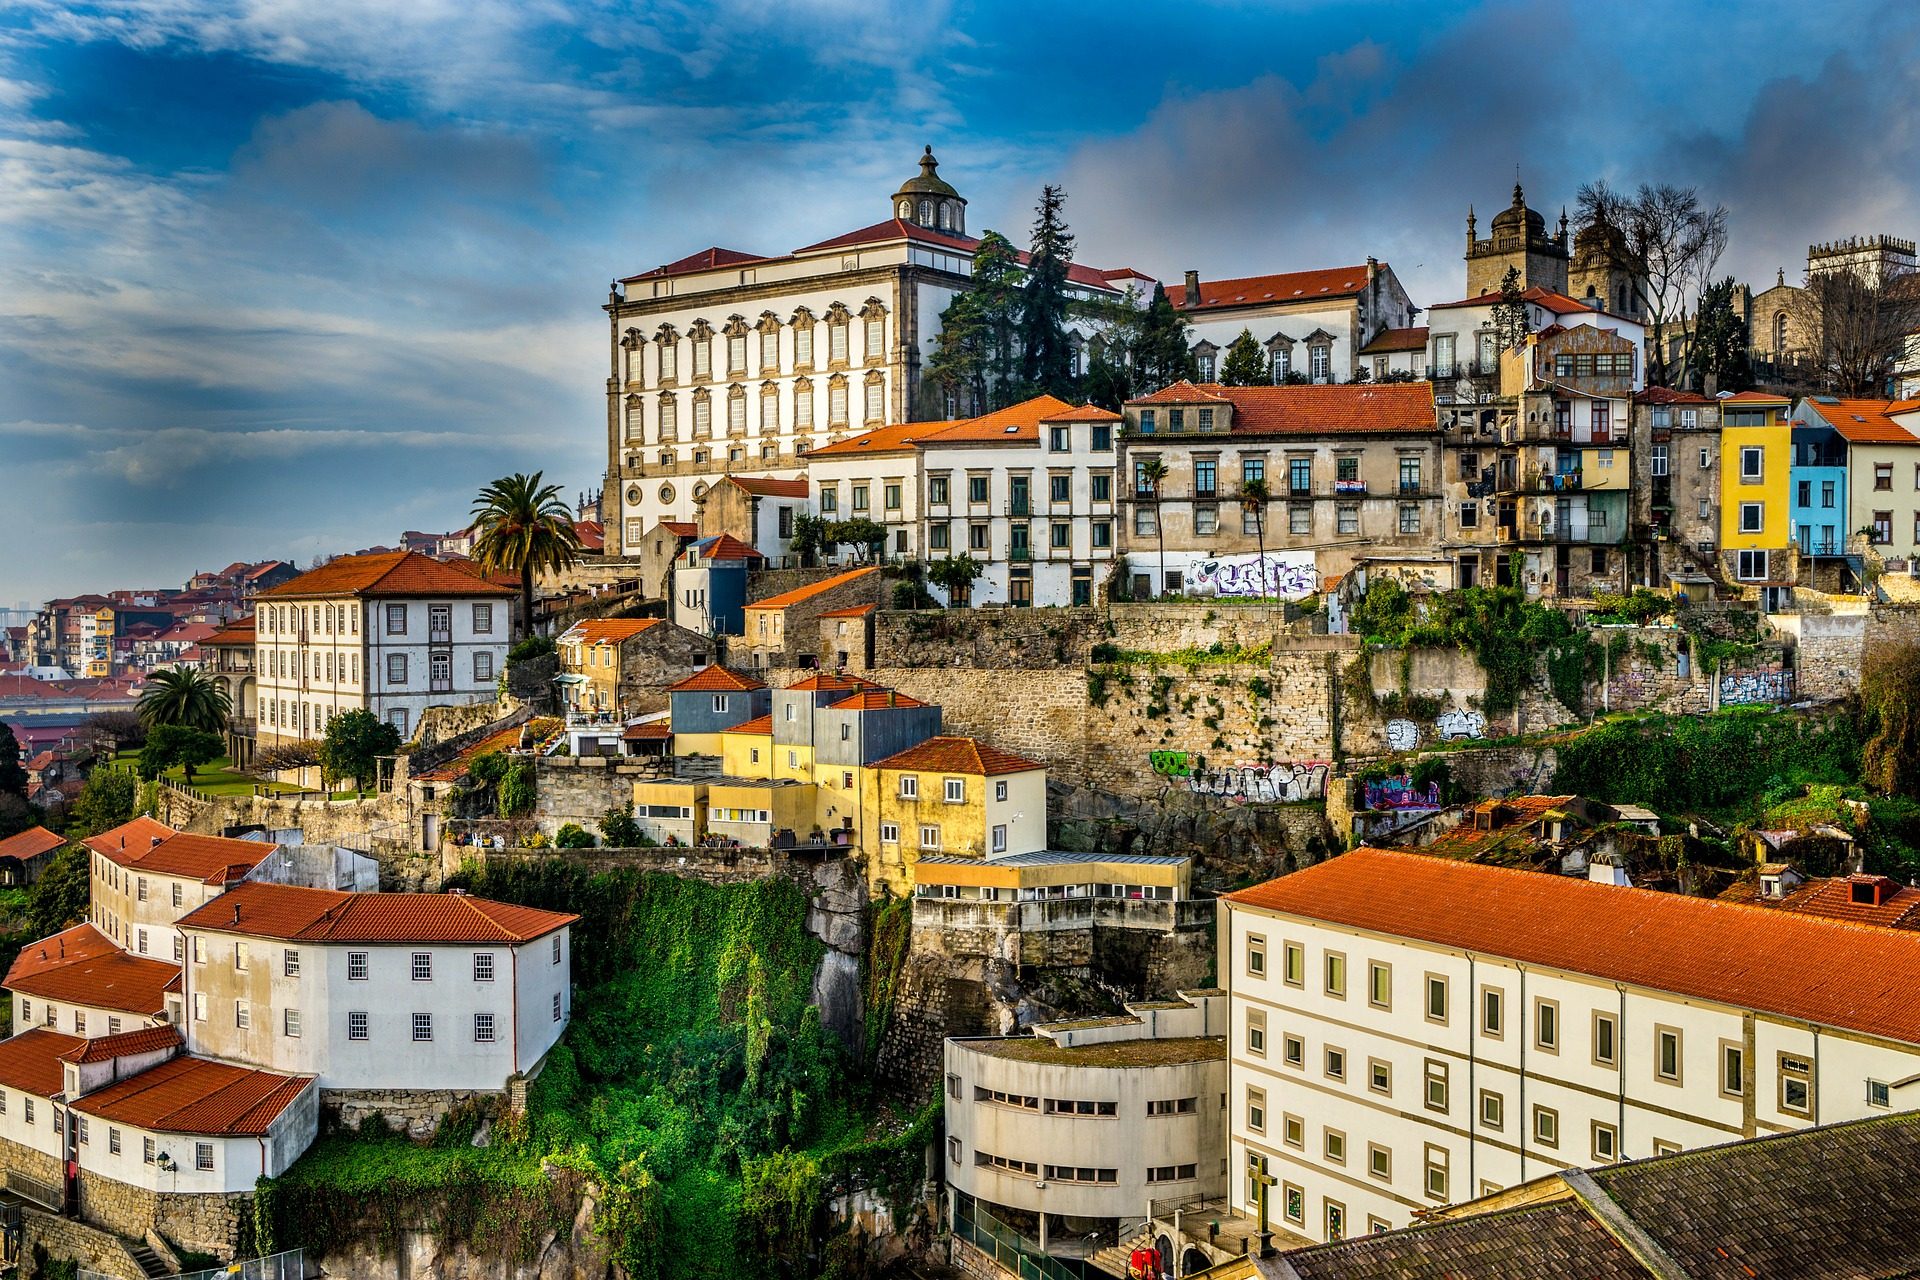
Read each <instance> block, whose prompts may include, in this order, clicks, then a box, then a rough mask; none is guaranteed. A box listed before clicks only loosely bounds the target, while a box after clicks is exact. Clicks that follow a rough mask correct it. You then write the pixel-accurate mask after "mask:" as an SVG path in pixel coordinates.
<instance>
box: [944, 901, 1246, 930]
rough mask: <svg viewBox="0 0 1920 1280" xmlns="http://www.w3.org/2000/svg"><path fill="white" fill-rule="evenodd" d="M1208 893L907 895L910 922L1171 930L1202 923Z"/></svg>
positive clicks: (1207, 916) (1209, 914) (1210, 914)
mask: <svg viewBox="0 0 1920 1280" xmlns="http://www.w3.org/2000/svg"><path fill="white" fill-rule="evenodd" d="M1214 910H1215V903H1214V901H1213V899H1211V898H1197V899H1195V898H1189V899H1183V900H1181V901H1179V902H1172V901H1166V900H1157V901H1156V900H1149V899H1142V898H1047V899H1043V900H1039V901H1032V900H1030V901H1026V902H976V901H967V900H965V899H961V898H934V897H918V896H916V897H915V898H914V900H913V917H914V922H915V924H916V925H924V926H926V927H928V928H943V929H994V930H998V931H1005V932H1015V931H1018V932H1020V933H1046V932H1050V931H1052V930H1055V929H1087V928H1091V927H1093V926H1094V925H1105V926H1108V927H1110V928H1119V929H1144V930H1150V931H1162V932H1169V933H1170V932H1173V931H1174V930H1176V929H1181V928H1198V927H1204V926H1205V925H1207V924H1209V923H1211V922H1212V921H1213V918H1214Z"/></svg>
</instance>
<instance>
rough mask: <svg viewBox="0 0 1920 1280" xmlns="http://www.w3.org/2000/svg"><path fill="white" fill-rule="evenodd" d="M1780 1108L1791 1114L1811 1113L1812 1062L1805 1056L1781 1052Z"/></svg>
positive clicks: (1802, 1114)
mask: <svg viewBox="0 0 1920 1280" xmlns="http://www.w3.org/2000/svg"><path fill="white" fill-rule="evenodd" d="M1779 1064H1780V1066H1779V1070H1780V1109H1781V1110H1782V1111H1786V1112H1790V1113H1791V1114H1793V1115H1798V1116H1808V1117H1811V1116H1812V1115H1813V1064H1812V1063H1811V1062H1809V1061H1807V1060H1806V1059H1805V1058H1796V1057H1794V1056H1792V1055H1791V1054H1785V1053H1783V1054H1781V1055H1780V1057H1779Z"/></svg>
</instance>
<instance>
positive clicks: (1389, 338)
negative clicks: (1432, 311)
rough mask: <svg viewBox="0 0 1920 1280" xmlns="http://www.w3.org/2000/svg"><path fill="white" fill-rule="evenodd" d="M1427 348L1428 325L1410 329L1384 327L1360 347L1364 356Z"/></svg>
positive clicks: (1415, 326)
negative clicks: (1370, 340) (1371, 339)
mask: <svg viewBox="0 0 1920 1280" xmlns="http://www.w3.org/2000/svg"><path fill="white" fill-rule="evenodd" d="M1426 349H1427V326H1426V325H1424V324H1420V325H1414V326H1413V327H1412V328H1410V329H1382V330H1381V331H1380V332H1379V333H1378V334H1376V335H1374V339H1373V341H1372V342H1369V343H1368V344H1367V345H1366V346H1364V347H1362V348H1360V354H1361V355H1363V356H1380V355H1385V354H1387V353H1388V352H1390V351H1425V350H1426Z"/></svg>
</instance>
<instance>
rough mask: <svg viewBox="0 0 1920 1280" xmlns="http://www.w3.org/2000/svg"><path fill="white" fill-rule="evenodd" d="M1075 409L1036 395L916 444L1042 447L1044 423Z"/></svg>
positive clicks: (945, 430)
mask: <svg viewBox="0 0 1920 1280" xmlns="http://www.w3.org/2000/svg"><path fill="white" fill-rule="evenodd" d="M1073 411H1074V410H1073V406H1072V405H1070V404H1068V403H1067V402H1066V401H1065V400H1060V399H1056V398H1055V397H1053V396H1034V397H1033V398H1032V399H1030V400H1022V401H1021V402H1020V403H1019V404H1012V405H1008V406H1007V407H1006V408H1004V409H998V410H995V411H994V412H993V413H989V414H986V415H985V416H983V417H979V418H967V419H964V420H962V421H960V422H956V423H954V424H953V425H952V426H949V427H944V428H942V429H941V430H939V431H935V432H931V433H929V434H927V435H924V436H922V437H920V439H919V440H918V441H917V442H916V443H917V444H918V445H919V446H920V447H921V448H923V449H924V448H927V447H928V446H929V445H945V444H1038V443H1040V424H1041V423H1043V422H1052V421H1054V420H1055V419H1056V415H1059V414H1063V413H1072V412H1073Z"/></svg>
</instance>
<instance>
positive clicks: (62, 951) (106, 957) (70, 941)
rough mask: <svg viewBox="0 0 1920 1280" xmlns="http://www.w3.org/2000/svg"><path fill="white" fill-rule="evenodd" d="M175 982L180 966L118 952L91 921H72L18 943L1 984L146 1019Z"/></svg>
mask: <svg viewBox="0 0 1920 1280" xmlns="http://www.w3.org/2000/svg"><path fill="white" fill-rule="evenodd" d="M179 982H180V966H179V965H177V964H169V963H167V962H165V961H161V960H154V959H150V958H148V957H146V956H138V955H134V954H133V953H131V952H127V951H122V950H121V949H120V948H119V947H117V946H115V945H114V943H113V940H112V939H110V938H108V937H107V936H106V935H105V934H104V933H101V932H100V931H99V930H98V929H96V928H94V927H93V926H92V925H90V924H77V925H74V926H73V927H72V928H70V929H63V930H62V931H61V932H59V933H56V934H54V935H53V936H51V937H48V938H42V939H41V940H40V941H38V942H30V943H28V944H27V945H26V946H24V947H22V948H20V953H19V954H18V955H16V956H15V957H14V958H13V964H12V965H10V966H9V967H8V969H7V976H6V978H5V980H4V982H0V985H4V986H5V987H6V989H7V990H9V991H18V992H19V993H20V994H21V995H26V996H33V997H35V998H36V999H40V1000H54V1001H58V1002H59V1003H61V1004H80V1005H88V1006H91V1007H92V1008H96V1009H118V1010H120V1011H121V1012H123V1013H131V1014H135V1015H137V1016H139V1017H142V1018H148V1017H152V1016H154V1015H155V1014H159V1013H164V1012H165V1011H166V1007H167V997H166V993H167V992H168V991H169V990H177V989H178V985H179Z"/></svg>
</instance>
